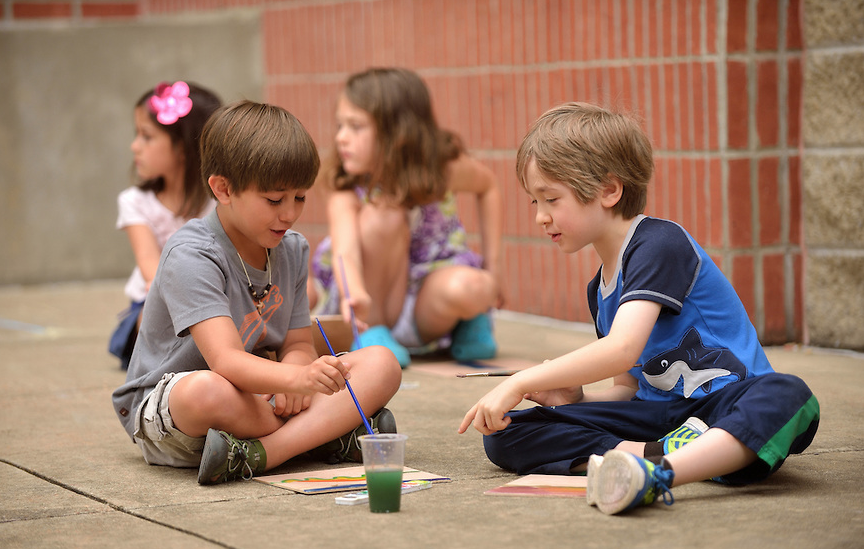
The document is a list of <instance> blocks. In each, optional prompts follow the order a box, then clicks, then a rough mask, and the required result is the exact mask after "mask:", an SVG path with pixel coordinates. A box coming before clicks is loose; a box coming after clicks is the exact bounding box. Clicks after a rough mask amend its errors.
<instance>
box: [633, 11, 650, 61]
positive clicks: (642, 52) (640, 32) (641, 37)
mask: <svg viewBox="0 0 864 549" xmlns="http://www.w3.org/2000/svg"><path fill="white" fill-rule="evenodd" d="M643 8H645V4H644V3H643V2H633V57H645V56H646V54H647V51H646V48H645V36H646V34H645V15H646V9H643Z"/></svg>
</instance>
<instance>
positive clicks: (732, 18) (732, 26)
mask: <svg viewBox="0 0 864 549" xmlns="http://www.w3.org/2000/svg"><path fill="white" fill-rule="evenodd" d="M747 2H748V0H727V6H728V8H727V9H728V18H727V21H726V50H727V52H729V53H737V52H743V51H746V50H747Z"/></svg>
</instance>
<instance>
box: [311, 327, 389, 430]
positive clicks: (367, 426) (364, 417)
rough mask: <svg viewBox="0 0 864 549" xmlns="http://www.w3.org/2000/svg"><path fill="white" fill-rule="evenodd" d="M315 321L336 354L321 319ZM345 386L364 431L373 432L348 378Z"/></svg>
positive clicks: (328, 346)
mask: <svg viewBox="0 0 864 549" xmlns="http://www.w3.org/2000/svg"><path fill="white" fill-rule="evenodd" d="M315 322H316V323H317V324H318V329H319V330H321V337H323V338H324V343H326V344H327V348H328V349H330V354H331V355H333V356H336V353H335V352H334V351H333V346H332V345H330V340H329V339H327V334H325V333H324V327H323V326H321V321H320V320H318V318H317V317H316V318H315ZM345 386H346V387H348V392H349V393H351V398H353V399H354V404H355V405H356V406H357V411H358V412H360V418H361V419H362V420H363V425H364V426H365V427H366V431H367V432H368V433H369V434H370V435H373V434H375V433H373V432H372V426H371V425H369V420H368V419H366V414H364V413H363V408H361V407H360V402H359V401H358V400H357V397H356V396H355V395H354V389H352V388H351V384H350V383H348V380H347V379H346V380H345Z"/></svg>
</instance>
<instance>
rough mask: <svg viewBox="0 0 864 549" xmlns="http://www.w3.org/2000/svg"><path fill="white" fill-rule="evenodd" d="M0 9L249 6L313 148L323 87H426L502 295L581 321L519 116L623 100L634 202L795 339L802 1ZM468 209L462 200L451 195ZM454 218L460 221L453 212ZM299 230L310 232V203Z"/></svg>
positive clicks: (326, 138) (94, 7) (579, 273)
mask: <svg viewBox="0 0 864 549" xmlns="http://www.w3.org/2000/svg"><path fill="white" fill-rule="evenodd" d="M4 6H5V12H4V19H5V20H6V21H7V22H8V21H9V20H13V21H14V20H26V19H28V18H42V17H53V18H72V19H88V18H112V17H126V18H134V17H139V16H154V15H155V16H171V15H173V14H179V13H182V12H188V11H210V10H225V9H232V8H246V9H249V8H251V9H257V10H260V12H261V24H262V26H261V29H262V44H261V47H262V48H263V52H264V60H265V63H264V70H265V75H264V82H265V89H264V93H263V96H264V97H265V98H266V100H267V101H270V102H273V103H277V104H279V105H282V106H284V107H286V108H288V109H289V110H291V111H292V112H293V113H294V114H295V115H297V116H298V118H300V119H301V121H303V123H304V124H305V125H306V127H307V128H308V129H309V131H310V133H311V134H312V136H313V138H314V139H315V140H316V142H317V143H318V144H319V146H320V147H321V149H322V150H324V149H327V148H329V146H330V142H331V140H332V137H333V128H334V122H333V112H334V105H335V98H336V94H337V92H338V90H339V88H340V84H341V82H343V81H344V79H345V77H346V76H347V75H348V74H350V73H352V72H355V71H357V70H362V69H364V68H366V67H367V66H371V65H378V66H382V65H400V66H406V67H410V68H412V69H414V70H416V71H417V72H419V73H420V74H421V75H422V76H423V77H424V78H425V79H426V81H427V83H428V84H429V86H430V88H431V91H432V95H433V100H434V103H435V107H436V112H437V115H438V118H439V122H440V124H441V125H442V126H445V127H448V128H450V129H452V130H455V131H456V132H458V133H459V134H461V135H462V137H463V139H464V140H465V142H466V144H467V145H468V147H469V149H470V150H471V152H472V154H474V155H475V156H476V157H478V158H480V159H481V160H482V161H483V162H485V163H487V164H488V165H489V166H490V167H491V168H492V169H493V170H494V171H495V173H496V174H498V177H499V178H500V181H501V184H502V187H503V189H504V193H503V195H504V198H505V220H506V227H505V231H504V260H505V264H506V268H507V277H506V285H507V287H506V292H507V295H508V298H509V301H508V304H507V308H508V309H512V310H515V311H522V312H528V313H533V314H538V315H545V316H551V317H555V318H560V319H565V320H572V321H589V320H590V316H589V314H588V311H587V307H586V304H585V290H584V288H585V285H586V284H587V281H588V280H589V279H590V278H591V277H592V276H593V274H594V272H595V271H596V269H597V267H598V263H597V259H596V257H595V256H594V254H593V251H592V250H583V251H582V252H580V253H578V254H575V255H571V256H565V255H563V254H561V253H560V252H559V251H558V250H557V248H556V247H555V246H554V245H552V244H550V243H549V242H548V241H547V239H546V238H545V237H544V235H543V234H542V231H541V230H540V229H539V228H537V227H536V226H535V225H534V224H533V218H532V215H531V213H530V208H529V203H528V200H527V198H526V195H524V193H523V192H522V191H521V190H520V189H519V187H518V185H517V183H516V180H515V175H514V163H515V160H514V159H515V152H516V149H517V147H518V145H519V141H520V138H521V136H522V135H523V134H524V132H525V131H526V129H527V127H528V125H529V124H530V123H531V122H532V121H533V120H534V119H535V118H536V117H538V116H539V115H540V114H541V113H542V112H544V111H545V110H547V109H548V108H550V107H552V106H554V105H556V104H559V103H561V102H564V101H568V100H580V101H590V102H596V103H600V104H603V105H606V106H610V107H615V108H621V109H625V110H628V111H631V112H634V113H635V114H637V115H638V116H639V117H640V118H641V119H642V120H643V121H644V126H645V128H646V129H647V131H648V134H649V136H650V137H651V139H652V142H653V144H654V147H655V151H656V166H657V170H656V176H655V178H654V180H653V182H652V188H651V192H650V194H649V201H648V210H647V212H646V213H648V214H649V215H656V216H660V217H665V218H669V219H672V220H674V221H677V222H679V223H680V224H682V225H683V226H684V227H685V228H687V229H688V230H689V231H690V232H691V233H692V234H693V235H694V237H695V238H696V239H697V240H698V241H699V242H700V243H701V244H702V245H703V246H704V247H705V248H706V249H707V250H708V252H709V253H710V254H711V256H712V257H713V258H714V260H715V261H716V262H717V264H718V265H720V267H721V268H722V269H723V271H724V273H726V275H727V276H728V277H729V279H730V280H731V281H732V282H733V284H734V286H735V288H736V289H737V291H738V293H739V295H740V296H741V298H742V300H743V302H744V305H745V307H746V308H747V311H748V312H749V314H750V316H751V319H752V321H753V323H754V324H755V325H756V327H757V329H758V331H759V333H760V336H761V337H762V340H763V342H765V343H782V342H786V341H797V340H800V339H801V337H802V331H803V310H802V302H803V297H802V292H803V282H802V269H803V267H802V265H803V262H802V242H801V233H802V230H801V209H802V208H801V196H802V190H801V189H802V183H801V176H800V173H801V160H800V158H801V154H800V147H801V145H802V143H801V133H800V127H801V124H800V122H799V120H800V109H801V102H802V88H803V77H802V31H801V14H800V12H801V10H802V7H801V0H782V1H773V0H771V1H769V0H726V1H723V0H692V1H691V0H572V1H567V0H536V1H528V0H415V1H411V0H328V1H313V0H306V1H291V0H283V1H275V0H274V1H266V0H259V1H255V0H245V1H243V0H237V1H234V2H232V1H229V0H140V1H128V2H96V1H93V2H87V1H72V2H48V1H46V2H15V1H12V2H9V1H7V2H6V3H5V4H4ZM462 206H467V204H462ZM463 210H464V212H465V220H466V224H467V227H468V228H469V230H471V231H476V219H475V217H474V216H473V214H472V212H471V211H470V210H469V209H468V208H463ZM298 229H299V230H301V231H303V232H304V233H305V234H307V236H308V237H309V239H310V241H311V242H312V243H313V245H314V244H315V243H316V242H317V241H318V240H320V238H321V237H322V236H323V235H324V234H325V232H326V221H325V216H324V211H323V207H322V204H321V203H320V201H317V203H316V201H315V200H314V199H313V200H311V201H310V204H309V207H308V208H307V211H306V213H305V214H304V218H303V220H302V224H300V225H299V226H298Z"/></svg>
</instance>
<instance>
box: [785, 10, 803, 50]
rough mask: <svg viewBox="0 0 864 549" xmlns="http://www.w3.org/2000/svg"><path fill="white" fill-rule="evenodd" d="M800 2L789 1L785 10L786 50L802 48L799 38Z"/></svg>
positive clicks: (801, 41)
mask: <svg viewBox="0 0 864 549" xmlns="http://www.w3.org/2000/svg"><path fill="white" fill-rule="evenodd" d="M802 10H803V8H802V7H801V0H789V4H788V6H787V9H786V50H787V51H789V50H800V49H802V48H803V47H804V41H803V40H802V38H801V13H802Z"/></svg>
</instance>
